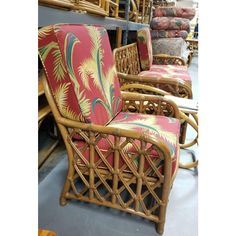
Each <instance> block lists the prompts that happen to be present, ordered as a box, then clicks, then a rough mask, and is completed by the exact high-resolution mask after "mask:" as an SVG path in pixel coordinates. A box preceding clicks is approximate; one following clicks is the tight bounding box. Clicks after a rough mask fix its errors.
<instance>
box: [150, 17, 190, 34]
mask: <svg viewBox="0 0 236 236" xmlns="http://www.w3.org/2000/svg"><path fill="white" fill-rule="evenodd" d="M150 26H151V28H152V29H154V30H186V31H187V32H189V31H190V24H189V20H188V19H184V18H179V17H154V18H152V21H151V23H150Z"/></svg>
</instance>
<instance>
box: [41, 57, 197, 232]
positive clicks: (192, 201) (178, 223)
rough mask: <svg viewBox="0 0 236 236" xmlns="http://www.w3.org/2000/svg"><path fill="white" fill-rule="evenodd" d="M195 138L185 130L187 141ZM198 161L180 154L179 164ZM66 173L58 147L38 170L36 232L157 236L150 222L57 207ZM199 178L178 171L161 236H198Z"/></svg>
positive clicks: (72, 205)
mask: <svg viewBox="0 0 236 236" xmlns="http://www.w3.org/2000/svg"><path fill="white" fill-rule="evenodd" d="M189 72H190V75H191V77H192V85H193V95H194V99H198V58H197V57H194V58H193V61H192V63H191V65H190V67H189ZM195 135H196V133H195V131H193V130H192V129H191V128H188V131H187V140H191V139H192V138H194V137H195ZM191 153H195V156H196V157H197V159H198V147H197V146H196V145H195V146H193V147H191V148H189V149H188V150H181V155H180V159H181V162H187V161H189V162H190V161H191ZM66 173H67V159H66V151H65V148H64V146H63V145H60V146H59V147H58V148H57V149H56V150H55V151H54V152H53V153H52V154H51V156H50V158H49V159H48V160H47V161H46V163H45V164H44V165H43V166H42V167H41V168H40V170H39V192H38V194H39V200H38V207H39V215H38V223H39V225H38V226H39V228H43V229H48V230H52V231H55V232H56V233H57V234H58V236H95V235H96V236H106V235H107V236H110V235H112V236H123V235H129V236H139V235H140V236H144V235H145V236H156V235H157V233H156V230H155V225H154V223H153V222H150V221H147V220H145V219H143V218H140V217H136V216H133V215H132V216H131V215H130V214H128V213H124V212H121V211H119V210H115V209H109V208H106V207H102V206H97V205H94V204H89V203H84V202H78V201H76V202H75V201H70V202H69V203H68V204H67V205H66V206H64V207H61V206H60V205H59V197H60V191H61V189H62V187H63V184H64V180H65V176H66ZM197 215H198V176H197V173H196V170H184V169H179V170H178V173H177V176H176V179H175V182H174V185H173V188H172V190H171V194H170V199H169V204H168V207H167V216H166V224H165V231H164V234H163V235H164V236H197V235H198V220H197V218H198V216H197Z"/></svg>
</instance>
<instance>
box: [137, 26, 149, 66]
mask: <svg viewBox="0 0 236 236" xmlns="http://www.w3.org/2000/svg"><path fill="white" fill-rule="evenodd" d="M137 44H138V50H139V58H140V64H141V68H142V70H149V68H150V67H151V65H152V61H153V55H152V41H151V35H150V30H149V28H142V29H140V30H138V31H137Z"/></svg>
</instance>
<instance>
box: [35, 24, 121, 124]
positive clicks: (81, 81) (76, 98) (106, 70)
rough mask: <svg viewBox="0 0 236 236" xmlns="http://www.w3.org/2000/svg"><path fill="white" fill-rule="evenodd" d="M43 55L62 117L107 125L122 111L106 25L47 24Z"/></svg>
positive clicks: (41, 42) (42, 36)
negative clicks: (103, 26)
mask: <svg viewBox="0 0 236 236" xmlns="http://www.w3.org/2000/svg"><path fill="white" fill-rule="evenodd" d="M39 55H40V57H41V60H42V62H43V66H44V70H45V72H46V76H47V80H48V82H49V85H50V88H51V89H52V93H53V95H54V98H55V101H56V103H57V106H58V109H59V111H60V112H61V115H62V116H64V117H67V118H70V119H73V120H80V121H83V122H91V123H93V124H100V125H104V124H107V123H108V122H109V121H110V120H111V119H112V118H113V117H114V116H115V115H116V114H117V113H118V112H120V111H121V97H120V96H121V95H120V86H119V82H118V78H117V75H116V70H115V64H114V60H113V56H112V51H111V47H110V43H109V38H108V35H107V32H106V30H105V29H104V28H102V27H95V26H85V25H67V24H58V25H53V26H48V27H44V28H43V29H41V30H40V31H39ZM98 114H99V115H98Z"/></svg>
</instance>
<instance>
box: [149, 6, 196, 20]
mask: <svg viewBox="0 0 236 236" xmlns="http://www.w3.org/2000/svg"><path fill="white" fill-rule="evenodd" d="M195 14H196V11H195V9H194V8H190V7H157V8H156V9H155V11H154V12H153V17H160V16H171V17H181V18H186V19H189V20H192V19H193V17H194V16H195Z"/></svg>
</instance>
